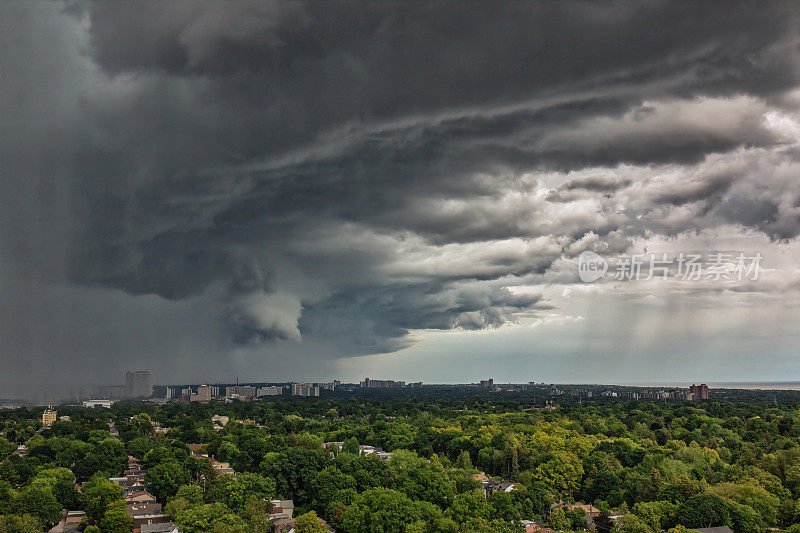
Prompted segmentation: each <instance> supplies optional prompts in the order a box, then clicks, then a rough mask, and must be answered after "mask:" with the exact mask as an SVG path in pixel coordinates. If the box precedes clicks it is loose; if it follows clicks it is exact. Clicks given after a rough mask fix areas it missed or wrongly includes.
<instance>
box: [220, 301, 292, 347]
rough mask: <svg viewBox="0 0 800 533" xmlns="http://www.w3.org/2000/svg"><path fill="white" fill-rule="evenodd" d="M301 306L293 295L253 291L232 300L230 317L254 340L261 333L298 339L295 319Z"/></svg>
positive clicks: (278, 337)
mask: <svg viewBox="0 0 800 533" xmlns="http://www.w3.org/2000/svg"><path fill="white" fill-rule="evenodd" d="M301 310H302V305H301V304H300V301H299V300H298V299H297V298H295V297H293V296H290V295H288V294H264V293H260V292H257V293H253V294H249V295H247V296H242V297H240V298H238V299H237V300H236V303H235V308H234V310H233V311H232V316H231V320H232V321H233V322H235V323H237V324H239V325H240V326H243V327H244V328H245V332H247V331H250V332H251V334H252V339H251V340H252V341H254V342H255V341H257V340H259V339H260V338H261V337H267V338H277V339H283V340H292V341H300V340H301V338H302V336H301V334H300V329H299V328H298V325H297V323H298V320H300V313H301ZM243 340H245V341H246V340H247V339H243Z"/></svg>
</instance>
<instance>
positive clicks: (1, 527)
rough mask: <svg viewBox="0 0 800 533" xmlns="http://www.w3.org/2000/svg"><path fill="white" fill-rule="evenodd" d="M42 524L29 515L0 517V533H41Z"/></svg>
mask: <svg viewBox="0 0 800 533" xmlns="http://www.w3.org/2000/svg"><path fill="white" fill-rule="evenodd" d="M41 531H42V524H41V522H39V519H38V518H36V517H35V516H31V515H27V514H26V515H23V516H17V515H13V514H12V515H6V516H0V533H41Z"/></svg>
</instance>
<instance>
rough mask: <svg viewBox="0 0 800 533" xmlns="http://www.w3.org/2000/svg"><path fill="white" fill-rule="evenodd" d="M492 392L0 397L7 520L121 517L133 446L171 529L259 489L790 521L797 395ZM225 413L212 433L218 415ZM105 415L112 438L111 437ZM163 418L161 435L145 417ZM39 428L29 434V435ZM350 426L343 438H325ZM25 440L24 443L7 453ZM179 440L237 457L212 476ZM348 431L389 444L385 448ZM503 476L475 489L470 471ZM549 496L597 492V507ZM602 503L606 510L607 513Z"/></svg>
mask: <svg viewBox="0 0 800 533" xmlns="http://www.w3.org/2000/svg"><path fill="white" fill-rule="evenodd" d="M526 405H528V406H529V405H531V399H530V398H525V397H524V395H520V396H517V397H515V398H514V399H512V400H509V399H507V398H505V399H501V397H500V396H499V395H491V394H489V393H486V394H463V395H459V394H457V393H450V394H444V393H443V394H441V395H437V394H425V395H419V396H408V395H394V396H393V395H390V394H384V395H380V396H375V395H373V396H369V395H366V396H365V395H362V396H358V395H354V396H350V397H346V396H331V397H321V398H302V399H298V398H281V397H275V398H268V399H264V400H259V401H253V402H238V401H236V402H233V403H230V404H179V403H175V404H167V405H162V406H156V405H151V404H146V403H137V402H121V403H118V404H116V405H114V406H113V408H111V409H101V408H96V409H86V408H82V407H67V406H62V407H60V408H59V414H60V415H68V416H69V417H70V419H71V420H70V421H59V422H56V423H54V424H53V425H52V427H50V428H45V429H42V428H41V423H40V422H38V421H37V417H38V416H40V414H41V409H39V410H27V409H18V410H15V411H4V412H0V420H2V422H0V432H1V433H2V436H1V437H0V460H2V463H0V533H5V532H25V533H27V532H31V531H42V530H43V529H45V530H46V529H47V528H49V527H52V526H53V525H54V524H55V523H57V522H58V521H59V520H60V518H61V512H62V509H67V510H78V509H79V510H84V511H86V514H87V520H86V523H85V527H86V531H89V532H90V533H91V532H92V531H102V532H114V533H116V532H127V531H130V528H131V521H130V517H128V516H127V515H126V514H125V507H124V502H123V501H122V489H121V488H120V487H118V486H116V485H114V484H113V483H111V482H110V481H108V478H109V477H113V476H116V475H119V474H120V473H121V472H122V471H123V470H124V469H125V466H126V464H127V458H128V455H131V456H133V457H136V458H138V459H140V460H141V461H142V464H143V466H144V467H145V468H146V469H147V475H146V478H145V483H146V486H147V489H148V490H149V491H150V492H151V493H152V494H153V495H154V496H155V497H156V498H157V499H158V500H159V501H160V502H161V503H163V504H164V506H165V507H164V508H165V512H166V513H167V514H169V515H170V516H171V517H172V519H173V520H174V522H175V523H176V524H177V525H178V527H179V528H180V530H181V531H182V532H185V533H192V532H200V531H218V532H227V531H230V532H234V531H242V532H245V531H253V532H255V531H269V522H268V519H267V515H268V512H269V507H270V504H269V500H270V499H274V498H278V499H291V500H293V501H294V504H295V516H300V517H301V518H300V519H298V524H297V525H296V528H297V530H298V531H300V532H302V531H319V527H320V526H319V525H318V522H317V520H316V517H317V516H319V517H321V518H323V519H324V520H326V521H327V523H328V524H330V525H331V526H332V527H334V528H335V529H336V531H340V532H343V533H350V532H353V533H356V532H386V533H388V532H501V533H502V532H505V531H508V532H512V531H521V530H522V528H521V526H520V523H521V522H520V521H521V520H535V521H539V522H540V523H541V524H542V526H543V527H551V528H552V529H554V530H557V531H578V530H587V529H592V530H597V531H599V532H600V533H607V532H608V531H610V530H613V531H616V532H626V533H657V532H660V531H667V530H671V529H674V530H675V531H685V529H687V528H688V529H693V528H701V527H711V526H723V525H727V526H729V527H730V528H731V529H732V530H733V531H734V532H736V533H756V532H761V531H767V530H789V531H791V532H792V533H798V532H800V503H798V498H799V497H800V440H799V439H798V437H800V409H798V407H797V406H796V405H775V404H772V403H767V402H763V403H761V402H756V401H752V402H741V403H733V402H715V401H706V402H672V403H650V402H640V401H633V402H604V403H585V404H584V405H562V406H561V407H559V408H558V409H555V410H553V411H529V412H523V411H522V408H523V407H525V406H526ZM215 414H218V415H225V416H229V417H230V419H231V421H230V422H229V423H228V424H227V425H226V426H225V427H224V429H222V430H217V429H215V428H214V424H213V423H212V421H211V417H212V416H213V415H215ZM109 422H113V423H114V425H115V427H116V428H117V429H118V430H119V437H118V438H115V437H112V436H111V435H110V434H109ZM155 422H157V423H158V424H160V426H161V427H164V428H170V430H169V432H168V433H167V434H157V433H155V432H154V428H153V423H155ZM37 431H38V433H37ZM331 441H340V442H341V441H343V442H344V443H345V444H344V447H343V450H342V451H341V452H339V451H338V448H336V449H333V450H329V449H324V448H323V443H324V442H331ZM22 443H26V446H27V448H28V451H27V453H26V454H25V455H24V456H21V457H20V456H18V455H14V454H11V452H12V451H13V450H14V449H16V446H17V444H22ZM188 444H202V448H201V453H205V454H208V455H210V456H213V457H215V458H216V459H218V460H220V461H225V462H228V463H230V466H231V467H232V468H233V469H234V470H235V472H236V473H235V474H232V475H216V474H215V472H214V470H213V468H211V464H210V462H209V461H208V460H207V459H203V458H197V457H192V454H191V453H190V450H189V447H188V446H187V445H188ZM359 445H372V446H376V447H380V448H382V449H384V450H387V451H391V452H392V457H391V458H390V459H389V460H387V461H384V460H381V459H379V458H377V457H375V456H362V455H359V453H358V450H359V448H358V446H359ZM479 472H484V473H485V474H486V475H487V476H489V477H492V478H494V479H497V480H504V481H512V482H515V483H516V485H515V487H514V490H511V491H510V492H502V491H500V492H496V493H494V494H491V495H489V496H488V497H486V496H484V493H483V490H482V484H481V481H480V480H477V479H476V474H478V473H479ZM555 502H568V503H569V502H586V503H592V504H594V505H595V506H596V507H598V508H599V509H600V510H602V511H603V514H602V515H600V516H599V517H597V519H596V520H594V521H593V520H591V519H589V520H587V516H585V515H584V514H583V512H582V511H569V510H566V511H565V510H564V509H558V510H555V511H552V512H551V505H552V504H553V503H555ZM608 516H615V517H619V518H615V519H614V520H612V519H610V518H608Z"/></svg>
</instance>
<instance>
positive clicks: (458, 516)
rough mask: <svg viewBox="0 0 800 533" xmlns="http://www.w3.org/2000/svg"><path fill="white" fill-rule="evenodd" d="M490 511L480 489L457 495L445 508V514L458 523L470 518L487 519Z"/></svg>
mask: <svg viewBox="0 0 800 533" xmlns="http://www.w3.org/2000/svg"><path fill="white" fill-rule="evenodd" d="M490 513H491V508H490V506H489V503H488V502H487V501H486V498H484V496H483V491H481V490H480V489H475V490H473V491H470V492H465V493H463V494H459V495H457V496H456V497H455V498H454V499H453V504H452V505H451V506H450V508H449V509H448V510H447V515H448V516H449V517H450V518H452V519H453V520H454V521H455V522H457V523H459V524H463V523H464V522H466V521H467V520H469V519H470V518H480V519H488V518H489V514H490Z"/></svg>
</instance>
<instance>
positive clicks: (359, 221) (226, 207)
mask: <svg viewBox="0 0 800 533" xmlns="http://www.w3.org/2000/svg"><path fill="white" fill-rule="evenodd" d="M2 9H3V10H4V11H5V12H6V13H7V14H8V16H5V17H3V20H4V26H3V35H4V37H3V39H4V45H6V46H4V49H5V50H7V51H4V52H2V59H3V67H4V68H3V71H4V72H11V73H12V74H17V75H11V76H4V77H3V79H2V83H3V92H4V94H7V95H11V96H12V98H4V102H3V116H4V121H3V125H2V126H0V127H2V128H3V134H4V135H3V138H4V141H3V147H2V152H0V156H2V158H3V160H4V167H5V169H7V170H10V171H11V172H10V173H9V177H8V178H5V179H4V180H3V183H2V190H3V192H4V193H5V194H4V197H6V198H15V199H17V200H18V201H17V202H16V205H12V206H10V207H9V209H8V210H6V212H5V213H2V214H0V215H1V216H3V219H2V220H3V222H4V224H3V231H2V233H0V237H1V238H2V241H0V242H1V243H2V247H3V252H4V253H3V258H2V263H0V264H1V265H2V271H0V272H1V273H2V274H3V275H4V276H7V277H10V278H13V279H22V280H26V281H31V280H37V281H40V282H41V281H43V282H45V283H52V284H62V283H66V284H70V285H73V286H75V287H83V288H85V287H91V288H92V290H110V291H121V292H123V293H126V294H128V295H131V297H132V298H139V299H140V298H148V297H150V296H152V295H156V296H158V297H161V298H164V299H166V300H169V302H167V303H165V304H163V305H165V306H166V305H167V304H169V305H181V304H182V303H183V302H193V304H192V305H193V306H194V305H197V306H200V307H202V306H203V305H205V306H207V307H208V308H210V309H213V312H211V315H213V316H214V319H215V320H216V321H217V324H218V325H219V328H218V330H217V329H214V335H219V336H220V338H219V342H220V344H221V345H222V346H224V347H226V348H223V349H227V348H230V347H231V346H248V347H253V346H261V345H264V344H266V345H267V347H270V346H272V347H275V346H277V347H278V348H276V349H277V350H282V349H285V346H286V345H287V344H289V343H297V342H298V341H301V340H302V342H300V343H299V344H298V345H297V346H298V347H297V350H298V351H300V352H302V350H303V343H304V342H308V343H309V345H313V346H314V350H318V346H319V343H327V344H329V347H328V350H329V353H332V354H335V355H337V356H344V355H357V354H366V353H380V352H386V351H393V350H397V349H399V348H402V347H404V346H407V345H408V343H409V342H410V340H409V332H413V331H414V330H425V329H453V328H455V329H480V328H494V327H499V326H502V325H503V324H505V323H508V322H513V321H514V320H516V318H517V317H518V316H519V315H520V314H522V313H525V312H536V311H537V310H542V309H545V308H546V307H547V305H546V304H545V303H544V302H542V300H541V297H540V296H518V295H515V294H513V293H512V292H511V291H510V290H509V289H508V287H511V286H513V285H515V284H521V283H523V282H524V281H525V280H534V279H535V280H541V279H543V276H544V275H546V274H547V273H548V271H549V269H550V268H551V267H552V265H553V264H554V263H555V262H556V261H558V260H559V259H560V257H561V255H562V253H564V250H582V249H589V248H590V247H591V246H592V245H594V244H596V242H597V240H599V239H602V240H604V241H606V242H607V243H610V244H609V246H611V248H613V249H622V248H624V246H625V245H626V243H628V242H629V241H628V239H630V238H633V237H638V236H642V235H646V234H650V233H652V232H654V231H655V232H657V233H663V234H665V235H674V234H676V233H679V232H680V231H684V230H700V229H702V228H703V227H710V226H714V225H716V224H720V223H732V224H741V225H743V226H747V227H751V228H754V229H757V230H759V231H763V232H765V233H766V234H768V235H769V236H770V237H772V238H791V237H793V236H795V235H797V231H798V229H800V225H798V223H797V221H798V215H797V213H796V211H795V210H794V209H795V208H797V202H796V200H797V197H798V196H797V195H796V194H795V193H796V192H797V191H796V186H795V185H793V182H792V181H791V179H789V178H788V177H787V176H784V175H776V176H775V179H774V180H772V181H771V182H770V184H769V185H768V186H765V187H764V188H759V186H758V185H757V183H755V180H754V179H753V176H754V175H757V174H758V173H760V172H762V171H763V169H764V168H765V166H767V167H770V168H777V166H778V165H777V163H776V161H784V160H786V159H787V158H788V159H791V157H792V156H791V155H790V154H788V155H787V152H786V151H785V150H784V151H783V152H781V150H783V149H784V146H787V145H790V144H791V142H792V141H791V139H789V140H787V137H786V135H784V134H783V133H781V132H782V131H783V130H781V128H782V127H783V126H781V124H782V123H779V124H778V126H775V125H774V124H772V125H770V124H768V123H766V122H765V120H764V117H765V114H767V113H768V112H781V111H782V110H787V109H788V110H790V111H791V109H792V105H793V104H792V103H791V101H790V100H791V99H789V98H787V96H786V94H787V92H788V91H790V90H791V89H793V88H795V87H796V86H797V85H798V81H800V80H798V77H799V76H800V63H799V62H798V33H797V32H798V27H797V26H798V25H797V20H798V15H799V14H800V10H799V8H798V7H797V6H796V5H795V4H788V3H762V4H751V3H736V4H729V5H726V6H725V7H724V8H722V7H721V6H720V4H717V3H692V4H688V3H666V2H648V3H635V4H633V3H612V4H608V3H604V4H589V3H574V4H573V3H568V4H555V3H525V4H512V3H503V4H496V3H491V4H480V3H474V2H472V3H463V4H453V3H448V4H441V3H433V4H418V3H389V2H381V3H369V4H367V3H356V4H349V3H309V4H302V3H243V2H239V3H210V2H205V3H191V2H170V3H151V2H141V3H139V2H115V3H86V4H74V5H71V6H70V9H69V10H64V9H63V6H60V5H55V6H53V5H51V6H47V7H44V6H41V5H22V4H15V5H4V6H2ZM11 20H13V21H15V23H13V24H11V23H9V22H8V21H11ZM36 35H39V36H41V39H39V40H37V39H35V38H34V36H36ZM39 41H41V42H39ZM51 80H52V81H51ZM12 100H13V104H12V103H11V101H12ZM784 129H785V128H784ZM790 137H791V135H790ZM759 150H761V151H763V154H766V155H761V156H759V155H754V154H758V153H761V152H759ZM741 154H746V155H741ZM769 154H772V155H769ZM770 157H773V158H776V159H772V160H770V159H769V158H770ZM714 158H722V160H724V161H725V164H719V163H714V161H716V159H714ZM719 167H724V168H719ZM626 168H636V169H639V170H640V174H641V175H634V173H632V172H630V171H626V170H625V169H626ZM675 169H679V170H675ZM626 172H627V173H626ZM787 172H789V173H791V171H787ZM658 173H663V174H664V175H665V176H666V177H663V178H662V176H660V175H657V174H658ZM553 176H556V177H555V178H553ZM549 178H553V179H554V180H555V183H550V182H548V181H547V180H548V179H549ZM548 191H549V192H548ZM793 195H794V196H793ZM681 210H684V211H686V210H694V211H692V215H693V216H692V217H689V216H687V215H686V213H685V212H684V211H681ZM20 294H21V292H20ZM12 305H14V303H13V302H12ZM87 305H88V304H87ZM192 308H193V307H192ZM185 312H186V313H187V314H191V313H190V311H188V310H187V311H185ZM61 318H63V317H61ZM120 320H122V319H120ZM208 322H209V320H208V317H207V316H205V317H204V318H203V321H202V323H203V324H208ZM33 329H34V330H35V328H33ZM181 329H182V330H184V331H186V333H185V334H186V335H194V332H195V329H194V328H186V327H185V324H182V325H181ZM201 329H202V328H201ZM205 330H206V331H207V330H208V328H207V327H206V328H205ZM8 334H10V333H8ZM78 334H79V333H76V335H78ZM175 334H176V335H178V336H180V335H181V334H182V333H181V332H180V331H178V332H176V333H175ZM276 343H277V344H276ZM314 343H317V344H314ZM64 344H65V345H68V344H69V342H66V341H65V342H64ZM78 345H79V346H82V345H80V343H78ZM215 349H216V348H215ZM265 349H266V348H265ZM65 350H67V351H68V348H65ZM309 350H310V348H309ZM315 354H316V355H319V354H318V352H315ZM198 357H199V358H202V357H208V358H209V360H210V359H213V357H211V356H208V355H204V356H202V357H201V356H198Z"/></svg>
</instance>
